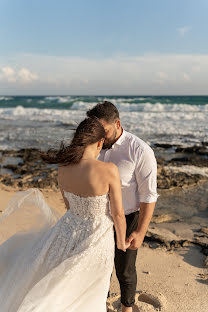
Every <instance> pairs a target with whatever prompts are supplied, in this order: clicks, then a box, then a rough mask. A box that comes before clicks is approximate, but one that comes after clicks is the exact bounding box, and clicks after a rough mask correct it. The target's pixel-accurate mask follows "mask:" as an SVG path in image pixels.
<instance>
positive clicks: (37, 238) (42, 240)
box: [0, 188, 114, 312]
mask: <svg viewBox="0 0 208 312" xmlns="http://www.w3.org/2000/svg"><path fill="white" fill-rule="evenodd" d="M65 197H66V198H67V200H68V201H69V206H70V209H69V210H68V211H67V212H66V213H65V214H64V215H63V216H62V217H60V216H59V215H58V214H57V213H56V212H55V210H53V209H52V208H51V207H49V206H48V205H47V203H46V201H45V200H44V197H43V195H42V193H41V192H40V191H39V190H38V189H35V188H33V189H29V190H27V191H20V192H17V193H16V195H14V197H13V198H12V200H11V201H10V202H9V204H8V206H7V208H6V210H5V211H4V213H3V215H2V217H1V218H0V244H1V245H0V311H1V312H17V311H18V312H31V311H33V312H43V311H44V312H106V299H107V293H108V290H109V285H110V277H111V273H112V270H113V262H114V234H113V221H112V217H111V214H110V208H109V206H110V205H109V196H108V194H105V195H101V196H94V197H81V196H78V195H75V194H73V193H70V192H65ZM14 233H16V234H14Z"/></svg>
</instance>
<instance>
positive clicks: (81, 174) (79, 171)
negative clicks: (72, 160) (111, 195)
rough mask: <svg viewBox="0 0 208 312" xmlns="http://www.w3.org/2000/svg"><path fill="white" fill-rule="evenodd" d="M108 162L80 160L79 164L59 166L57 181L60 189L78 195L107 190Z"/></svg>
mask: <svg viewBox="0 0 208 312" xmlns="http://www.w3.org/2000/svg"><path fill="white" fill-rule="evenodd" d="M109 167H110V163H104V162H101V161H99V160H94V159H92V160H91V159H89V160H82V161H81V162H80V163H79V164H73V165H68V166H59V169H58V182H59V187H60V189H61V191H66V192H71V193H74V194H76V195H79V196H83V197H88V196H99V195H103V194H106V193H107V192H108V191H109V169H110V168H109Z"/></svg>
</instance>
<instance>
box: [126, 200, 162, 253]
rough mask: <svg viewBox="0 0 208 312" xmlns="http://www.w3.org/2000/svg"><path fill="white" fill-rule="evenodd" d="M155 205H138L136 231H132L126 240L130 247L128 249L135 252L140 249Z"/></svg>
mask: <svg viewBox="0 0 208 312" xmlns="http://www.w3.org/2000/svg"><path fill="white" fill-rule="evenodd" d="M155 204H156V203H155V202H154V203H140V211H139V221H138V226H137V229H136V231H134V232H133V233H132V234H131V235H130V236H129V239H128V240H129V242H130V243H131V246H130V247H129V249H133V250H136V249H138V248H140V247H141V245H142V243H143V241H144V237H145V235H146V232H147V229H148V226H149V224H150V221H151V219H152V215H153V212H154V208H155Z"/></svg>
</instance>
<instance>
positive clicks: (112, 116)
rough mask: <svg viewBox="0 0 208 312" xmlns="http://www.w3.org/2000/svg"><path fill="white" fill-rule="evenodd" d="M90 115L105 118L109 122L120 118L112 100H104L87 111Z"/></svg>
mask: <svg viewBox="0 0 208 312" xmlns="http://www.w3.org/2000/svg"><path fill="white" fill-rule="evenodd" d="M87 116H88V117H93V116H95V117H97V118H98V119H104V120H105V121H106V122H107V123H112V122H114V121H115V120H116V119H120V118H119V112H118V110H117V108H116V107H115V105H113V104H112V103H111V102H108V101H104V102H103V103H98V104H97V105H95V106H94V107H93V108H92V109H90V110H88V111H87Z"/></svg>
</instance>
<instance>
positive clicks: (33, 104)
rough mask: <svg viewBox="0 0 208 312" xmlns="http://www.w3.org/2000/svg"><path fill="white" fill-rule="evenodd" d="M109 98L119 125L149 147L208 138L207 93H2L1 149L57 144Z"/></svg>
mask: <svg viewBox="0 0 208 312" xmlns="http://www.w3.org/2000/svg"><path fill="white" fill-rule="evenodd" d="M104 100H108V101H110V102H112V103H113V104H115V105H116V107H117V108H118V110H119V112H120V117H121V122H122V126H123V127H124V128H125V129H126V130H127V131H130V132H132V133H134V134H136V135H137V136H139V137H140V138H141V139H143V140H144V141H146V142H147V143H148V144H150V145H151V146H154V144H155V143H160V144H171V145H181V146H193V145H200V144H201V143H202V142H206V143H207V142H208V96H0V150H19V149H22V148H41V149H47V148H49V147H57V146H59V144H60V142H61V140H65V141H68V140H69V141H70V139H71V137H72V134H73V131H72V129H74V128H76V126H77V124H78V123H79V122H80V121H81V120H82V119H84V118H85V116H86V111H87V110H88V109H90V108H91V107H93V106H94V105H95V104H97V103H98V102H102V101H104Z"/></svg>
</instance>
